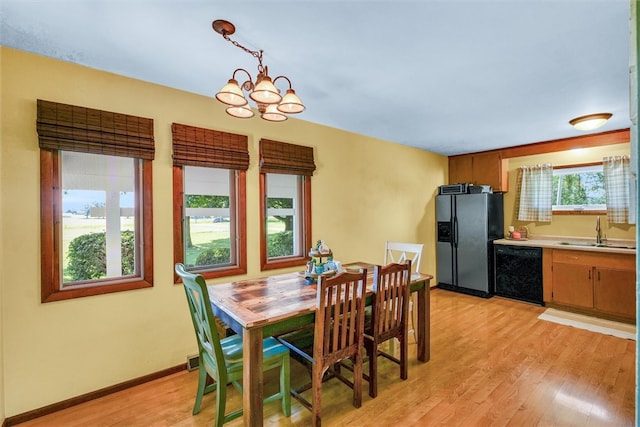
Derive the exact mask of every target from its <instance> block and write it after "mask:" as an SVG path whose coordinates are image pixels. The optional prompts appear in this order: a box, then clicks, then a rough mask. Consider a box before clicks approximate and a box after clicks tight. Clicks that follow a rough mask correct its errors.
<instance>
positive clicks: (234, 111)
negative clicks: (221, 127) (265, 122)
mask: <svg viewBox="0 0 640 427" xmlns="http://www.w3.org/2000/svg"><path fill="white" fill-rule="evenodd" d="M226 112H227V114H228V115H230V116H233V117H237V118H239V119H248V118H251V117H253V116H254V115H255V113H254V112H253V110H252V109H251V108H250V107H249V106H248V105H232V106H231V107H228V108H227V109H226Z"/></svg>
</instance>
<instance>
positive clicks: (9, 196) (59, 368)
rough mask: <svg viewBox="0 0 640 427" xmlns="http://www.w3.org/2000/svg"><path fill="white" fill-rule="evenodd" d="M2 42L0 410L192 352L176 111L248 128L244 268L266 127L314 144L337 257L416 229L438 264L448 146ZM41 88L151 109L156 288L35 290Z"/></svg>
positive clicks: (426, 262) (191, 120) (78, 390)
mask: <svg viewBox="0 0 640 427" xmlns="http://www.w3.org/2000/svg"><path fill="white" fill-rule="evenodd" d="M0 54H1V58H2V61H1V68H0V73H1V74H0V76H1V82H2V101H1V102H2V104H1V106H0V108H1V115H0V120H1V123H2V126H1V130H0V132H1V134H0V137H1V138H0V141H1V142H0V144H1V145H0V173H1V177H2V180H1V186H0V237H1V241H2V244H1V246H0V255H2V256H0V310H1V311H2V312H1V313H0V319H2V327H1V328H0V399H1V398H2V391H3V389H4V402H2V400H0V420H1V419H2V418H4V417H11V416H14V415H17V414H20V413H23V412H26V411H30V410H33V409H37V408H40V407H43V406H45V405H48V404H51V403H55V402H59V401H62V400H65V399H68V398H71V397H74V396H78V395H81V394H84V393H88V392H91V391H94V390H97V389H100V388H103V387H107V386H110V385H113V384H117V383H120V382H123V381H126V380H130V379H132V378H136V377H140V376H143V375H146V374H149V373H152V372H156V371H159V370H162V369H165V368H168V367H172V366H175V365H178V364H182V363H185V361H186V356H187V355H188V354H193V353H195V352H196V346H195V339H194V337H193V332H192V327H191V323H190V319H189V318H188V312H187V305H186V302H185V300H184V298H185V297H184V293H183V290H182V288H181V287H180V286H174V285H173V282H172V272H173V255H172V243H173V242H172V234H171V228H172V217H171V215H172V209H171V206H172V192H171V188H172V175H171V123H172V122H174V121H175V122H179V123H185V124H189V125H194V126H201V127H206V128H211V129H220V130H224V131H229V132H235V133H241V134H246V135H248V137H249V151H250V156H251V166H250V168H249V170H248V172H247V183H248V189H247V202H248V220H247V226H248V230H247V237H248V242H249V244H248V265H249V268H248V274H247V276H246V277H257V276H260V275H262V274H263V273H261V272H260V271H259V248H258V243H257V242H258V241H259V230H258V226H259V218H258V215H259V213H258V212H259V209H258V206H259V205H258V185H257V184H258V167H257V164H258V141H259V139H260V138H262V137H265V138H269V139H275V140H279V141H284V142H291V143H297V144H302V145H307V146H312V147H314V154H315V160H316V164H317V170H316V172H315V175H314V177H313V179H312V202H313V238H314V239H320V238H322V239H325V240H326V241H327V243H328V244H329V245H330V247H331V248H332V250H333V252H334V254H335V256H336V259H338V260H340V261H343V262H349V261H358V260H360V261H372V262H382V256H383V245H384V241H385V240H387V239H389V240H402V241H415V242H421V243H424V244H425V254H424V256H423V261H422V268H421V270H423V271H425V272H431V273H434V272H435V254H434V251H433V250H432V249H433V248H434V247H435V238H434V233H435V227H434V223H435V219H434V204H433V203H434V202H433V196H434V195H435V193H436V190H437V187H438V185H441V184H443V183H444V182H445V181H446V176H447V173H448V172H447V168H448V163H447V158H446V157H444V156H440V155H437V154H433V153H430V152H427V151H423V150H418V149H415V148H410V147H406V146H402V145H398V144H394V143H391V142H386V141H382V140H378V139H374V138H369V137H365V136H362V135H357V134H353V133H349V132H344V131H340V130H337V129H333V128H329V127H326V126H320V125H316V124H312V123H309V122H305V121H302V120H296V119H289V120H288V121H287V122H285V123H280V124H274V123H267V122H265V121H262V120H260V119H258V118H253V119H250V120H238V119H233V118H231V117H229V116H227V115H226V114H225V113H224V108H223V106H222V105H221V104H220V103H218V102H216V101H215V100H214V99H213V98H212V97H204V96H200V95H194V94H192V93H187V92H182V91H178V90H174V89H170V88H167V87H162V86H158V85H154V84H150V83H146V82H141V81H137V80H133V79H129V78H126V77H122V76H117V75H113V74H109V73H105V72H101V71H96V70H92V69H87V68H84V67H80V66H77V65H73V64H70V63H67V62H61V61H56V60H52V59H48V58H44V57H40V56H36V55H32V54H29V53H26V52H21V51H16V50H12V49H8V48H4V47H0ZM211 84H212V88H213V87H215V86H216V85H217V84H219V82H211ZM220 84H221V83H220ZM212 90H213V89H212ZM301 95H304V94H301ZM38 98H40V99H45V100H50V101H56V102H62V103H68V104H75V105H80V106H85V107H90V108H97V109H102V110H108V111H116V112H121V113H126V114H132V115H139V116H143V117H149V118H153V119H154V126H155V143H156V158H155V160H154V163H153V180H154V181H153V182H154V194H153V203H154V218H153V223H154V224H153V226H154V233H155V234H154V238H155V239H154V263H155V272H154V274H155V286H154V287H153V288H151V289H143V290H137V291H132V292H122V293H116V294H109V295H100V296H93V297H87V298H81V299H76V300H72V301H60V302H53V303H47V304H41V303H40V234H39V228H40V224H39V220H40V199H39V197H40V190H39V150H38V138H37V134H36V99H38ZM301 117H302V118H304V113H303V115H302V116H301ZM398 133H399V134H401V133H402V130H401V129H399V130H398ZM291 270H294V269H291ZM218 282H221V280H218Z"/></svg>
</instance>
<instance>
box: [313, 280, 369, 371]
mask: <svg viewBox="0 0 640 427" xmlns="http://www.w3.org/2000/svg"><path fill="white" fill-rule="evenodd" d="M366 280H367V271H366V269H360V271H359V272H358V273H352V272H343V273H340V274H338V275H336V276H334V277H331V278H325V277H322V276H320V277H319V278H318V284H317V286H318V289H317V309H316V310H317V311H316V322H315V344H314V358H315V359H316V360H324V363H323V365H324V366H327V367H328V366H330V365H332V364H333V363H335V362H337V361H340V360H342V359H344V358H347V357H350V356H355V355H356V353H357V352H358V351H359V350H358V349H359V348H362V345H363V344H362V340H363V338H362V334H363V331H364V311H363V310H364V289H365V286H366ZM320 320H321V321H320Z"/></svg>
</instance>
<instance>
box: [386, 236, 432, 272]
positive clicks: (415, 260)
mask: <svg viewBox="0 0 640 427" xmlns="http://www.w3.org/2000/svg"><path fill="white" fill-rule="evenodd" d="M423 248H424V245H423V244H422V243H404V242H390V241H387V242H385V245H384V264H385V265H387V264H403V263H404V262H405V261H406V260H411V265H412V266H413V269H414V270H415V272H416V273H419V272H420V259H421V258H422V249H423Z"/></svg>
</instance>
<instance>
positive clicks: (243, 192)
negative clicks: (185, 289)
mask: <svg viewBox="0 0 640 427" xmlns="http://www.w3.org/2000/svg"><path fill="white" fill-rule="evenodd" d="M236 174H237V177H236V180H235V182H234V184H233V185H234V188H235V190H236V191H235V192H233V193H234V194H231V195H230V197H231V203H232V205H235V217H236V218H235V219H236V230H235V240H236V253H237V262H236V265H232V266H226V267H221V268H216V269H215V270H198V274H201V275H202V277H204V278H205V279H213V278H216V277H226V276H234V275H239V274H246V273H247V237H246V230H247V178H246V175H247V174H246V172H245V171H244V170H236ZM236 194H237V196H236ZM183 212H184V168H183V167H182V166H173V261H174V264H176V263H184V239H183V236H182V234H183V223H182V214H183ZM173 277H174V279H173V283H174V284H180V283H182V282H181V281H180V279H179V277H178V275H177V274H175V271H174V276H173Z"/></svg>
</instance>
